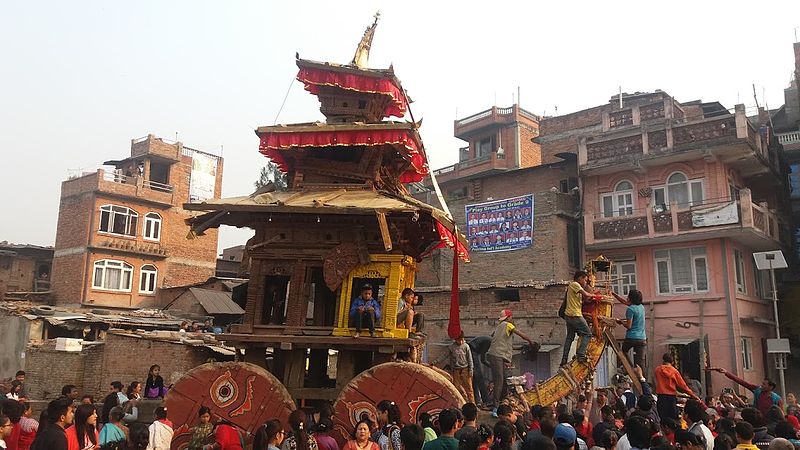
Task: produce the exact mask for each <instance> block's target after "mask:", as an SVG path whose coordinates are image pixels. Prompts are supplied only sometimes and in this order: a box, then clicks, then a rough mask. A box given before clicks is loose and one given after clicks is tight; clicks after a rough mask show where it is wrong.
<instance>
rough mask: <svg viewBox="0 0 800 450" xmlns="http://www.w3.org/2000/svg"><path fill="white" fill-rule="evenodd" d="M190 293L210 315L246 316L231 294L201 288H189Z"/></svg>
mask: <svg viewBox="0 0 800 450" xmlns="http://www.w3.org/2000/svg"><path fill="white" fill-rule="evenodd" d="M189 292H190V293H191V294H192V295H193V296H194V298H195V299H197V302H198V303H200V306H202V307H203V309H205V310H206V312H207V313H208V314H232V315H239V314H244V310H243V309H242V307H241V306H239V305H237V304H236V302H234V301H233V300H231V293H230V292H222V291H212V290H210V289H200V288H189Z"/></svg>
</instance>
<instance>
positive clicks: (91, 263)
mask: <svg viewBox="0 0 800 450" xmlns="http://www.w3.org/2000/svg"><path fill="white" fill-rule="evenodd" d="M222 164H223V161H222V158H220V157H218V156H215V155H211V154H208V153H205V152H201V151H199V150H194V149H191V148H188V147H185V146H184V145H183V144H182V143H180V142H174V143H170V142H167V141H165V140H164V139H161V138H157V137H155V136H153V135H148V136H146V137H144V138H141V139H134V140H132V141H131V155H130V157H128V158H125V159H122V160H113V161H107V162H106V163H105V165H106V166H111V167H112V168H111V169H109V170H106V169H99V170H97V171H96V172H91V173H86V174H83V175H82V176H79V177H76V178H71V179H68V180H66V181H64V182H63V183H62V185H61V203H60V205H59V214H58V229H57V233H56V245H55V255H54V260H53V277H52V278H53V280H52V290H53V293H54V296H55V302H56V303H57V304H83V305H87V306H103V307H118V308H141V307H147V306H154V305H155V303H156V302H155V299H156V294H157V291H158V289H159V288H161V287H166V286H178V285H183V284H191V283H195V282H199V281H205V280H206V279H208V278H209V277H211V276H213V275H214V272H215V261H216V250H217V230H211V231H209V233H206V235H205V236H203V237H201V238H197V239H191V238H192V236H187V234H186V233H187V232H186V225H185V222H184V220H185V219H187V218H189V217H190V216H191V214H190V213H189V212H188V211H186V210H184V209H183V207H182V205H183V204H184V203H186V202H196V201H203V200H207V199H211V198H219V196H220V193H221V186H222V169H223V166H222Z"/></svg>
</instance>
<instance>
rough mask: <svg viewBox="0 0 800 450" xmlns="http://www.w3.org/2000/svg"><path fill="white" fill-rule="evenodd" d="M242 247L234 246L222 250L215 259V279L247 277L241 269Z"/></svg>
mask: <svg viewBox="0 0 800 450" xmlns="http://www.w3.org/2000/svg"><path fill="white" fill-rule="evenodd" d="M244 247H245V246H244V245H235V246H233V247H228V248H226V249H223V250H222V254H221V255H220V256H219V258H217V269H216V276H217V277H227V278H236V277H239V276H242V275H245V276H246V275H247V271H246V270H243V269H242V258H243V257H244V254H245V248H244Z"/></svg>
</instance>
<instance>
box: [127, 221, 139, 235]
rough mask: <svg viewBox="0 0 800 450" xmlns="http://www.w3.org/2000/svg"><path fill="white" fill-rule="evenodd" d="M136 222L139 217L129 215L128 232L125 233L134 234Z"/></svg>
mask: <svg viewBox="0 0 800 450" xmlns="http://www.w3.org/2000/svg"><path fill="white" fill-rule="evenodd" d="M138 223H139V218H138V217H137V216H131V221H130V227H129V228H128V232H127V233H126V234H129V235H131V236H136V228H137V224H138Z"/></svg>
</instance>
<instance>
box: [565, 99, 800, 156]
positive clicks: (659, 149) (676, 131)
mask: <svg viewBox="0 0 800 450" xmlns="http://www.w3.org/2000/svg"><path fill="white" fill-rule="evenodd" d="M798 134H800V133H798ZM785 139H789V137H786V138H785ZM737 143H739V144H741V145H740V146H739V149H740V150H739V151H741V152H742V156H746V153H745V152H746V151H745V150H744V149H748V148H749V153H750V154H751V155H753V156H755V157H757V158H758V159H760V160H761V163H762V164H764V165H771V166H773V167H774V166H775V164H772V163H773V159H774V158H773V156H772V155H771V154H770V152H769V151H768V146H767V145H766V144H765V143H764V142H763V138H762V136H761V134H760V133H759V132H758V130H756V129H755V128H754V127H753V125H752V124H751V123H750V121H749V120H748V119H747V117H746V115H745V111H744V108H739V107H738V106H737V109H736V112H735V113H734V114H728V115H723V116H716V117H710V118H706V119H701V120H696V121H691V122H686V121H684V120H683V119H679V118H673V119H668V121H667V123H663V124H662V125H659V124H648V125H647V126H641V127H633V128H631V127H628V128H626V129H625V130H620V131H615V130H610V131H607V132H604V133H602V134H599V135H595V136H591V137H588V138H584V139H581V141H580V143H579V148H578V163H579V165H580V167H581V170H584V171H585V170H589V169H596V168H602V167H607V166H613V165H616V164H631V163H634V162H635V161H644V160H646V159H648V157H658V156H661V155H665V154H671V153H676V152H684V151H689V150H692V149H697V148H703V149H707V148H713V147H715V146H716V147H719V146H729V145H731V144H734V145H735V144H737Z"/></svg>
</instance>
